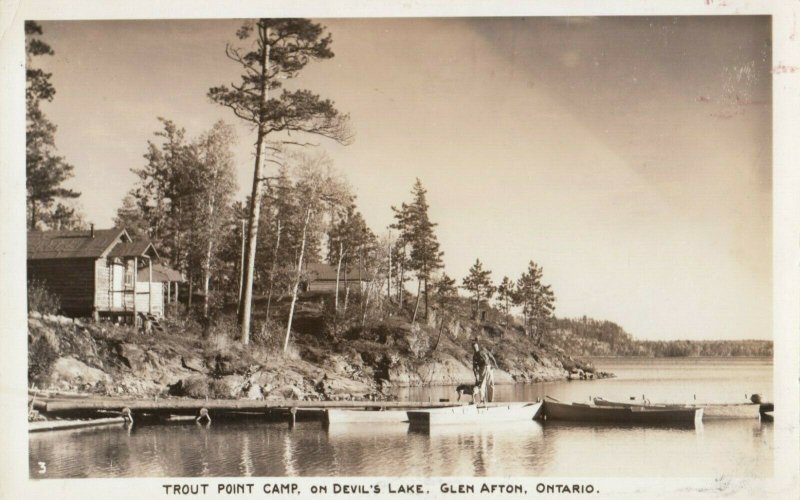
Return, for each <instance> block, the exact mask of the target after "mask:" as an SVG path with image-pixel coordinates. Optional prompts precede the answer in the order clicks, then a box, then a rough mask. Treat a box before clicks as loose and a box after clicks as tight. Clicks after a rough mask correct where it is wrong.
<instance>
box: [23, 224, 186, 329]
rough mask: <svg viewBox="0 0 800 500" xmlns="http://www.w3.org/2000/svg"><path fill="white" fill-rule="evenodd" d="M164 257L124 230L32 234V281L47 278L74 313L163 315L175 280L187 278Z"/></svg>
mask: <svg viewBox="0 0 800 500" xmlns="http://www.w3.org/2000/svg"><path fill="white" fill-rule="evenodd" d="M158 258H159V257H158V252H157V251H156V249H155V247H153V245H152V244H151V243H150V242H149V241H146V240H144V241H133V239H132V238H131V237H130V235H129V234H128V232H127V231H125V229H123V228H113V229H100V230H95V229H94V227H92V229H90V230H89V231H32V232H28V282H31V281H33V280H37V281H40V282H42V283H43V284H44V285H45V286H46V287H47V288H48V289H49V290H50V291H51V292H53V293H55V294H56V295H57V296H58V297H59V299H60V301H61V310H62V312H63V313H64V314H67V315H69V316H81V317H83V316H92V317H94V318H95V319H99V318H100V317H108V318H112V319H117V318H122V319H125V320H128V321H129V320H131V319H134V318H139V317H142V316H144V315H148V314H149V315H152V316H155V317H160V316H163V314H164V304H165V301H164V298H165V294H169V293H170V291H171V283H172V282H177V281H183V280H182V277H181V276H180V273H178V272H177V271H174V270H171V269H168V268H166V267H164V266H160V265H158V264H157V263H156V262H157V260H158ZM165 286H166V291H165ZM176 293H177V287H176ZM176 298H177V297H176Z"/></svg>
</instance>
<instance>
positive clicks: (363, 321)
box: [361, 281, 380, 328]
mask: <svg viewBox="0 0 800 500" xmlns="http://www.w3.org/2000/svg"><path fill="white" fill-rule="evenodd" d="M371 293H372V281H370V282H369V284H368V285H367V297H366V298H365V299H364V310H363V312H362V314H361V327H362V328H363V327H364V325H365V324H366V323H367V311H368V308H369V296H370V294H371ZM379 293H380V292H379Z"/></svg>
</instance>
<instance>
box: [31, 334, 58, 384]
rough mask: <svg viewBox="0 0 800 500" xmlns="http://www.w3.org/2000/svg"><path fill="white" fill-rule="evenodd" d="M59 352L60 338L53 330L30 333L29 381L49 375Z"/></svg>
mask: <svg viewBox="0 0 800 500" xmlns="http://www.w3.org/2000/svg"><path fill="white" fill-rule="evenodd" d="M58 351H59V345H58V337H57V336H56V335H55V333H53V332H52V331H51V330H48V329H43V330H38V331H37V332H35V333H33V332H31V333H28V380H29V381H33V380H35V379H36V378H41V377H45V376H47V375H49V374H50V369H51V368H52V367H53V363H54V362H55V360H56V359H58V356H59V353H58Z"/></svg>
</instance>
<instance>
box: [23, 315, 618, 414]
mask: <svg viewBox="0 0 800 500" xmlns="http://www.w3.org/2000/svg"><path fill="white" fill-rule="evenodd" d="M395 326H396V327H397V328H396V329H395V330H396V331H395V332H394V334H393V335H394V336H391V335H390V336H385V335H384V337H385V338H384V339H383V342H378V341H373V340H371V339H370V338H366V337H367V333H365V332H362V334H361V337H359V338H351V339H350V341H349V342H345V341H341V342H338V343H337V347H336V348H332V349H324V348H321V347H320V345H319V344H320V343H317V345H315V344H314V343H313V342H310V341H308V342H299V343H298V346H297V347H296V350H297V352H296V353H295V354H294V355H292V356H284V357H278V356H267V355H261V356H259V355H258V354H259V353H258V352H257V351H255V350H247V349H244V348H242V347H241V346H239V345H237V344H231V345H228V346H224V348H209V347H208V346H204V345H203V343H202V342H200V341H199V339H197V338H196V337H195V336H189V335H186V334H182V333H180V332H177V331H173V332H171V333H170V331H169V330H167V332H165V333H162V334H160V335H158V336H156V335H153V334H150V335H144V334H141V333H139V332H137V331H135V330H133V329H132V328H131V327H128V326H119V325H113V324H111V323H92V322H84V321H80V320H74V319H71V318H67V317H63V316H55V315H42V314H39V313H37V312H31V313H30V315H29V319H28V340H29V377H30V379H31V380H30V381H31V383H32V384H34V386H35V387H36V388H37V389H39V390H51V391H53V390H54V391H64V392H82V393H90V394H93V395H96V396H109V397H130V398H152V397H188V398H211V399H240V398H244V399H253V400H259V399H264V400H277V399H292V400H332V401H336V400H391V399H395V396H394V393H395V389H397V388H402V387H411V386H445V385H457V384H461V383H465V382H469V381H471V380H473V374H472V369H471V366H469V365H468V363H469V362H470V355H469V353H468V352H467V351H465V350H461V351H459V350H458V349H456V348H455V347H453V346H450V348H448V349H445V348H441V349H440V350H437V351H435V352H430V353H428V354H426V355H425V356H416V357H415V356H414V355H413V354H412V353H410V352H408V351H407V350H405V349H404V348H403V345H401V344H402V343H401V342H400V341H399V340H398V339H402V338H403V337H402V336H404V335H415V334H418V333H419V327H417V326H416V325H411V326H409V325H402V324H399V325H395ZM370 334H371V332H370ZM382 335H383V334H382ZM389 337H391V338H389ZM301 340H302V338H301ZM373 344H374V345H373ZM515 351H516V352H515ZM495 352H496V354H497V356H498V358H499V359H498V361H499V362H500V363H501V368H500V369H498V370H496V372H495V381H496V383H497V384H515V383H533V382H543V381H554V380H564V379H567V378H569V377H575V378H587V379H588V378H604V377H607V376H612V375H611V374H607V373H594V371H593V369H592V368H591V367H589V366H581V365H580V363H578V362H575V361H574V360H572V359H571V358H568V357H565V356H561V359H558V358H559V355H558V353H554V354H553V353H550V354H548V355H547V356H544V355H536V354H534V355H527V356H526V355H524V354H521V353H520V352H519V350H514V349H511V350H510V351H508V352H506V351H504V350H502V347H497V351H495Z"/></svg>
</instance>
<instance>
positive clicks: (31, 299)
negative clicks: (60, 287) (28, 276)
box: [28, 280, 61, 314]
mask: <svg viewBox="0 0 800 500" xmlns="http://www.w3.org/2000/svg"><path fill="white" fill-rule="evenodd" d="M28 311H37V312H40V313H42V314H58V313H59V312H60V311H61V300H60V299H59V298H58V295H56V294H55V293H53V292H52V291H50V289H49V288H48V287H47V284H46V283H45V282H44V281H40V280H31V281H29V282H28Z"/></svg>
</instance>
